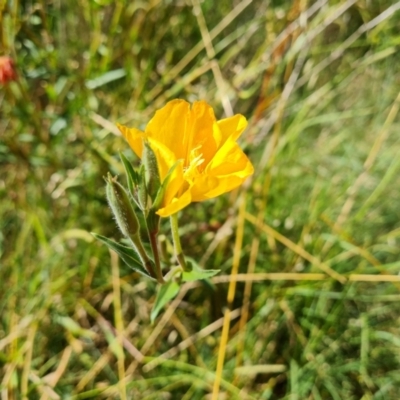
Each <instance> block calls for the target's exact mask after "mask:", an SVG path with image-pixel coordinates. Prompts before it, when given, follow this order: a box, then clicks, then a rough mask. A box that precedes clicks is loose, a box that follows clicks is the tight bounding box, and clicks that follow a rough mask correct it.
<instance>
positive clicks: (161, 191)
mask: <svg viewBox="0 0 400 400" xmlns="http://www.w3.org/2000/svg"><path fill="white" fill-rule="evenodd" d="M181 162H182V160H178V161H177V162H176V163H175V164H174V165H173V166H172V167H171V168H170V169H169V171H168V173H167V175H166V176H165V178H164V180H163V183H162V184H161V186H160V188H159V189H158V192H157V196H156V198H155V200H154V202H153V206H152V208H153V209H154V210H155V211H157V210H158V209H159V208H160V207H161V204H162V201H163V199H164V194H165V191H166V189H167V187H168V185H169V181H170V180H171V177H172V173H173V172H174V171H175V169H176V167H177V166H178V165H179V164H180V163H181Z"/></svg>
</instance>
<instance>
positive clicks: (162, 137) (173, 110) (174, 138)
mask: <svg viewBox="0 0 400 400" xmlns="http://www.w3.org/2000/svg"><path fill="white" fill-rule="evenodd" d="M190 125H191V114H190V104H189V103H187V102H186V101H184V100H172V101H170V102H168V103H167V104H166V105H165V106H164V107H163V108H161V109H160V110H158V111H157V112H156V113H155V115H154V117H153V118H152V119H151V120H150V122H149V123H148V125H147V127H146V134H147V135H148V137H149V138H152V139H155V140H156V141H157V142H159V143H161V144H163V145H164V146H165V147H166V148H168V149H171V151H173V152H174V154H175V156H176V159H177V160H179V159H184V160H186V154H187V153H186V151H187V142H188V139H189V137H188V133H189V131H190Z"/></svg>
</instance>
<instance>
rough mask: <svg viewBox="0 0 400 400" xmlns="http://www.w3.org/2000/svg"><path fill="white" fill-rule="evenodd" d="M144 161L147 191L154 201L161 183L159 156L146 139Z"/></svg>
mask: <svg viewBox="0 0 400 400" xmlns="http://www.w3.org/2000/svg"><path fill="white" fill-rule="evenodd" d="M142 163H143V165H144V168H145V181H146V187H147V193H148V195H149V196H150V197H151V199H152V200H153V201H154V199H155V197H156V195H157V192H158V189H159V187H160V185H161V183H160V174H159V172H158V164H157V158H156V155H155V154H154V151H153V149H152V148H151V147H150V144H149V143H148V142H147V141H145V142H144V146H143V154H142Z"/></svg>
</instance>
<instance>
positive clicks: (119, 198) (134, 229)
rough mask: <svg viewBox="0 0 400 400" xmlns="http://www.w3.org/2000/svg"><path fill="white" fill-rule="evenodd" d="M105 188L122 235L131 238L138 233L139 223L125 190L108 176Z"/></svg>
mask: <svg viewBox="0 0 400 400" xmlns="http://www.w3.org/2000/svg"><path fill="white" fill-rule="evenodd" d="M106 182H107V186H106V193H107V199H108V202H109V204H110V207H111V210H112V212H113V214H114V216H115V219H116V221H117V224H118V227H119V229H120V230H121V232H122V234H123V235H124V236H126V237H128V238H132V237H134V236H135V235H137V233H138V232H139V228H140V226H139V221H138V218H137V217H136V214H135V211H134V210H133V208H132V204H131V201H130V199H129V195H128V193H127V192H126V190H125V189H124V188H123V187H122V186H121V185H120V184H119V183H118V182H117V181H116V179H115V178H112V177H111V175H110V174H108V176H107V179H106Z"/></svg>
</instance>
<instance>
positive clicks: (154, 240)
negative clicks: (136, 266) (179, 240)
mask: <svg viewBox="0 0 400 400" xmlns="http://www.w3.org/2000/svg"><path fill="white" fill-rule="evenodd" d="M149 238H150V245H151V250H152V251H153V256H154V263H155V265H156V275H157V280H158V282H159V283H165V281H164V278H163V275H162V272H161V263H160V254H159V251H158V246H157V232H149Z"/></svg>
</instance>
